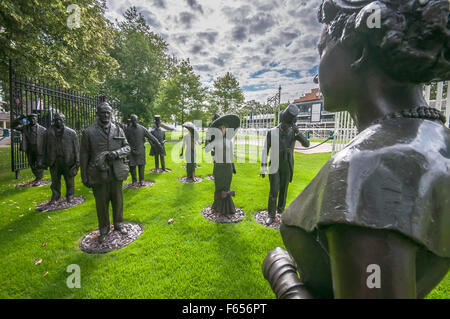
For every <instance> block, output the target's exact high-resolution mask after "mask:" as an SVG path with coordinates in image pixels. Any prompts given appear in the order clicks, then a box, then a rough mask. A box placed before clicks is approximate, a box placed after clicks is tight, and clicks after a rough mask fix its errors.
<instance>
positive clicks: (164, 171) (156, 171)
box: [149, 168, 172, 174]
mask: <svg viewBox="0 0 450 319" xmlns="http://www.w3.org/2000/svg"><path fill="white" fill-rule="evenodd" d="M171 171H172V170H171V169H168V168H166V169H165V170H162V169H161V168H158V169H151V170H150V171H149V173H151V174H164V173H170V172H171Z"/></svg>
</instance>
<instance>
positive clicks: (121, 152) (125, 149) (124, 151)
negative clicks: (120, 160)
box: [114, 127, 131, 157]
mask: <svg viewBox="0 0 450 319" xmlns="http://www.w3.org/2000/svg"><path fill="white" fill-rule="evenodd" d="M118 128H119V136H121V137H123V139H122V147H121V148H119V149H118V150H115V151H114V152H115V153H116V157H124V156H128V154H130V152H131V148H130V145H129V144H128V141H127V138H126V136H125V134H124V132H123V130H122V129H121V128H120V127H118Z"/></svg>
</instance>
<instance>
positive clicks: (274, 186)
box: [261, 104, 309, 225]
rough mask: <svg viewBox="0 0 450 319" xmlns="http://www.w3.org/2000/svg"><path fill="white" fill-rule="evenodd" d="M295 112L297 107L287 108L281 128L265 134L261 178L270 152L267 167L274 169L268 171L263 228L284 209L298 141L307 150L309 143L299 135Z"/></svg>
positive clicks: (290, 106) (283, 114)
mask: <svg viewBox="0 0 450 319" xmlns="http://www.w3.org/2000/svg"><path fill="white" fill-rule="evenodd" d="M298 112H299V111H298V107H297V106H296V105H293V104H291V105H289V106H288V108H287V109H286V110H284V111H283V112H282V113H281V116H280V120H281V123H280V125H278V126H277V127H275V128H273V129H270V130H269V131H268V132H267V136H266V141H265V143H264V148H263V153H262V158H261V176H262V177H264V176H265V174H266V171H267V159H268V155H269V152H271V153H272V154H271V161H270V162H271V163H270V165H274V169H273V170H272V171H271V170H270V167H269V181H270V192H269V202H268V212H269V216H268V217H267V219H266V225H270V224H272V223H273V221H274V219H275V215H276V213H277V212H278V213H279V214H280V215H281V214H282V213H283V211H284V208H285V207H286V197H287V191H288V187H289V183H290V182H292V177H293V175H294V148H295V142H296V141H299V142H300V143H301V144H302V145H303V146H304V147H308V146H309V141H308V140H307V139H306V137H305V136H303V134H302V133H300V131H299V130H298V128H297V125H296V122H297V115H298ZM272 143H277V145H272ZM277 197H278V205H277Z"/></svg>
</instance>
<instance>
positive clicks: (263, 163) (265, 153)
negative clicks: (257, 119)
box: [261, 131, 272, 175]
mask: <svg viewBox="0 0 450 319" xmlns="http://www.w3.org/2000/svg"><path fill="white" fill-rule="evenodd" d="M271 147H272V133H271V131H268V132H267V136H266V140H265V141H264V147H263V150H262V154H261V175H264V174H265V172H266V170H267V158H268V156H269V151H270V148H271Z"/></svg>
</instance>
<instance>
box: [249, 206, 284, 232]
mask: <svg viewBox="0 0 450 319" xmlns="http://www.w3.org/2000/svg"><path fill="white" fill-rule="evenodd" d="M268 217H269V212H268V211H267V210H262V211H259V212H257V213H256V214H255V216H254V218H255V221H256V222H257V223H258V224H260V225H263V226H265V227H269V228H273V229H277V230H279V229H280V225H281V215H280V214H278V213H277V214H276V215H275V219H274V220H273V222H272V223H271V224H270V225H266V219H267V218H268Z"/></svg>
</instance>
